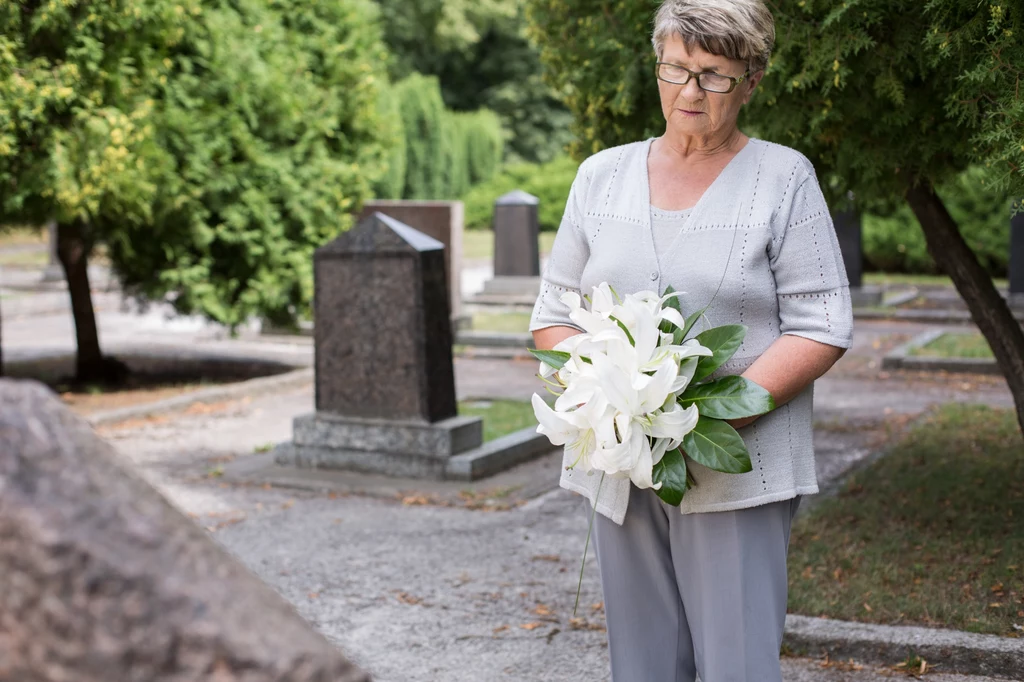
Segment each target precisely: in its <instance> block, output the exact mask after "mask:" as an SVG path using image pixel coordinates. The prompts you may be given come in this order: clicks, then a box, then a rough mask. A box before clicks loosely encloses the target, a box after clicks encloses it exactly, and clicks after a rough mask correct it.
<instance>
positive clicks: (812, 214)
mask: <svg viewBox="0 0 1024 682" xmlns="http://www.w3.org/2000/svg"><path fill="white" fill-rule="evenodd" d="M801 161H802V163H801V164H800V165H801V166H803V168H802V169H801V171H800V172H798V173H796V174H795V175H796V182H795V183H794V184H795V189H792V190H791V192H790V193H788V196H786V197H785V199H784V200H783V202H782V205H781V206H780V210H779V212H778V213H777V214H776V216H775V217H776V224H775V226H774V229H773V238H772V242H771V246H770V248H769V262H770V265H771V269H772V273H773V275H774V277H775V289H776V295H777V296H778V303H779V320H780V331H781V332H782V333H783V334H792V335H795V336H801V337H804V338H807V339H811V340H813V341H818V342H820V343H825V344H828V345H830V346H838V347H839V348H849V347H850V345H851V344H852V342H853V307H852V305H851V301H850V286H849V284H850V283H849V280H848V279H847V276H846V267H845V265H844V264H843V256H842V253H841V252H840V250H839V240H838V238H837V237H836V233H835V228H834V227H833V225H832V217H831V213H830V212H829V209H828V205H827V204H826V203H825V198H824V196H823V195H822V192H821V188H820V187H819V185H818V181H817V178H816V177H815V175H814V169H813V167H812V166H811V165H810V162H809V161H807V160H806V159H804V158H801Z"/></svg>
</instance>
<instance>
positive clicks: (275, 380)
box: [86, 367, 313, 426]
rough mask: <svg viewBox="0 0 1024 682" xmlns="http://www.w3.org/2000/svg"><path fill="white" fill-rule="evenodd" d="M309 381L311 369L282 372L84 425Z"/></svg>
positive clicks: (100, 416)
mask: <svg viewBox="0 0 1024 682" xmlns="http://www.w3.org/2000/svg"><path fill="white" fill-rule="evenodd" d="M312 381H313V369H312V368H311V367H303V368H301V369H296V370H293V371H291V372H285V373H284V374H278V375H277V376H271V377H259V378H256V379H248V380H246V381H239V382H236V383H233V384H225V385H223V386H210V387H209V388H203V389H199V390H197V391H192V392H191V393H186V394H184V395H177V396H174V397H173V398H167V399H165V400H157V401H154V402H151V403H145V404H143V405H132V406H131V407H123V408H119V409H116V410H106V411H103V412H97V413H96V414H92V415H89V416H88V417H86V421H88V422H89V423H90V424H91V425H92V426H102V425H106V424H114V423H117V422H122V421H125V420H128V419H138V418H141V417H148V416H150V415H154V414H162V413H167V412H179V411H181V410H184V409H187V408H188V407H189V406H191V405H192V404H194V403H197V402H204V403H213V402H223V401H225V400H236V399H238V398H243V397H248V396H253V395H260V394H263V393H271V392H273V391H281V390H287V389H290V388H298V387H300V386H304V385H306V384H309V383H312Z"/></svg>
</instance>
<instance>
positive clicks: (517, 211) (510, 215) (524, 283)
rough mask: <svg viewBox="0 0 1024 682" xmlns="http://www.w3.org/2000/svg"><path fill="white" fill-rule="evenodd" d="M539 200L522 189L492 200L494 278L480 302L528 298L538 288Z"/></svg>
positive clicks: (478, 299) (520, 300) (486, 284)
mask: <svg viewBox="0 0 1024 682" xmlns="http://www.w3.org/2000/svg"><path fill="white" fill-rule="evenodd" d="M539 205H540V201H539V200H538V199H537V197H535V196H533V195H532V194H527V193H526V192H524V191H522V190H515V191H513V192H509V193H508V194H505V195H504V196H501V197H499V198H498V200H497V201H495V202H494V278H493V279H490V280H488V281H487V282H485V283H484V289H483V294H482V296H478V297H477V301H478V302H481V303H488V302H494V303H502V302H506V303H515V302H517V301H519V302H527V301H529V300H530V299H531V298H536V297H537V294H538V293H539V292H540V245H539V241H538V236H539V229H540V221H539V218H538V214H537V212H538V208H539Z"/></svg>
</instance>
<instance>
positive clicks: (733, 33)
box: [651, 0, 775, 73]
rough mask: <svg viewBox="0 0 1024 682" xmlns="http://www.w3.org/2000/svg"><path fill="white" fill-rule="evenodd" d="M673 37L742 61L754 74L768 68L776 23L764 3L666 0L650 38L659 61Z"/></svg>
mask: <svg viewBox="0 0 1024 682" xmlns="http://www.w3.org/2000/svg"><path fill="white" fill-rule="evenodd" d="M672 35H678V36H679V37H680V38H682V40H683V42H684V43H686V45H687V46H688V47H692V46H694V45H696V46H698V47H700V48H701V49H702V50H704V51H705V52H710V53H711V54H716V55H721V56H723V57H726V58H728V59H739V60H742V61H744V62H746V63H747V65H748V67H749V68H750V71H751V72H752V73H754V72H757V71H761V70H762V69H764V68H765V67H766V66H768V58H769V57H771V54H772V47H774V45H775V20H774V19H773V18H772V13H771V12H770V11H769V10H768V8H767V7H766V6H765V4H764V1H763V0H665V2H663V3H661V7H659V8H658V13H657V14H656V15H655V16H654V34H653V35H652V36H651V42H652V43H653V44H654V52H655V54H657V55H658V59H661V55H662V52H663V51H664V49H665V41H666V40H668V39H669V37H671V36H672Z"/></svg>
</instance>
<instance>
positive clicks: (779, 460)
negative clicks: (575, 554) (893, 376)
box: [530, 139, 853, 524]
mask: <svg viewBox="0 0 1024 682" xmlns="http://www.w3.org/2000/svg"><path fill="white" fill-rule="evenodd" d="M652 141H653V140H645V141H643V142H635V143H632V144H627V145H624V146H621V147H616V148H614V149H607V150H605V151H602V152H599V153H598V154H595V155H594V156H592V157H590V158H589V159H587V160H586V161H584V162H583V164H582V165H581V166H580V169H579V172H578V174H577V175H576V179H575V181H574V182H573V185H572V189H571V191H570V194H569V199H568V202H567V204H566V207H565V215H564V217H563V218H562V223H561V225H560V227H559V229H558V234H557V235H556V237H555V242H554V246H553V247H552V250H551V256H550V259H549V260H548V263H547V267H546V269H545V271H544V276H543V280H542V283H541V292H540V296H539V297H538V298H537V303H536V306H535V307H534V311H533V318H532V320H531V322H530V330H531V331H534V330H537V329H543V328H545V327H550V326H555V325H565V326H569V327H574V326H575V325H573V323H572V322H570V320H569V316H568V309H567V308H566V306H565V305H563V304H562V303H561V302H560V301H559V297H560V296H561V295H562V294H564V293H565V292H567V291H575V292H582V293H583V294H587V293H589V292H590V290H591V289H592V288H593V287H594V286H595V285H597V284H600V283H601V282H608V283H609V284H610V285H612V287H614V289H615V290H616V291H618V292H622V293H632V292H636V291H642V290H651V291H657V292H659V293H660V292H662V291H663V290H664V289H665V288H666V287H667V286H669V285H671V286H672V287H673V288H674V289H676V290H677V291H684V292H686V294H685V295H684V296H683V297H682V299H681V301H682V305H683V312H684V313H689V312H693V311H695V310H698V309H699V308H701V307H703V306H705V305H707V304H708V302H709V301H712V298H713V297H714V300H713V302H712V305H711V308H710V309H709V310H708V315H707V322H705V324H706V325H711V326H717V325H722V324H736V323H738V324H743V325H746V326H747V329H748V331H747V336H746V339H745V340H744V342H743V345H742V346H740V348H739V350H738V351H737V352H736V355H735V356H734V357H733V359H732V360H730V361H729V362H728V363H726V364H725V365H724V366H723V367H722V368H721V369H720V370H719V371H718V373H717V375H716V376H721V375H726V374H741V373H742V372H743V371H744V370H746V369H747V368H748V367H749V366H750V365H751V364H752V363H753V362H754V360H756V359H757V357H758V356H759V355H761V353H763V352H764V351H765V350H766V349H767V348H768V346H770V345H771V344H772V343H773V342H774V341H775V340H776V339H778V338H779V337H780V336H781V335H783V334H794V335H796V336H802V337H805V338H808V339H813V340H815V341H819V342H821V343H825V344H829V345H832V346H838V347H840V348H849V346H850V344H851V335H852V330H853V316H852V309H851V305H850V291H849V281H848V280H847V278H846V270H845V268H844V267H843V260H842V256H841V254H840V252H839V244H838V241H837V239H836V235H835V230H834V228H833V226H832V219H831V216H830V214H829V210H828V207H827V206H826V204H825V200H824V197H823V196H822V193H821V189H820V187H819V186H818V182H817V179H816V177H815V174H814V168H813V166H812V165H811V163H810V162H809V161H808V160H807V158H806V157H804V156H803V155H801V154H800V153H799V152H797V151H795V150H792V149H790V148H788V147H784V146H781V145H777V144H773V143H770V142H765V141H762V140H757V139H751V140H750V141H749V142H748V143H747V145H746V146H744V147H743V149H741V150H740V152H739V153H738V154H737V155H736V156H735V157H734V158H733V159H732V160H731V161H730V162H729V164H728V165H727V166H726V168H725V169H724V170H723V171H722V173H721V174H720V175H719V176H718V178H717V179H716V180H715V181H714V183H713V184H712V185H711V186H710V187H709V188H708V189H707V191H706V192H705V193H704V195H703V196H702V197H701V199H700V201H699V202H698V203H697V205H696V206H695V207H694V210H693V211H692V212H691V213H690V214H689V216H687V217H686V219H685V220H683V221H682V224H681V226H680V229H679V233H678V235H677V236H676V237H675V238H674V240H673V241H672V242H671V244H669V245H668V246H667V247H665V248H664V249H663V250H660V251H656V250H655V248H654V240H653V237H652V233H651V204H650V188H649V183H648V177H647V157H648V153H649V151H650V148H651V142H652ZM719 287H720V288H719ZM716 290H717V295H716V293H715V292H716ZM812 396H813V387H808V388H807V389H805V390H804V391H803V392H802V393H800V395H798V396H797V397H796V398H795V399H793V400H792V401H790V402H789V403H787V404H785V405H782V406H780V407H778V408H777V409H776V410H774V411H773V412H771V413H769V414H767V415H765V416H763V417H761V418H760V419H759V420H758V421H756V422H755V423H754V424H752V425H750V426H748V427H746V428H743V429H741V430H740V435H741V436H742V437H743V440H744V442H745V443H746V445H747V448H748V449H749V451H750V459H751V462H752V464H753V471H751V472H749V473H746V474H722V473H718V472H714V471H711V470H709V469H707V468H705V467H702V466H701V465H699V464H696V463H693V464H692V467H691V470H692V471H693V475H694V478H695V479H696V481H697V486H696V487H695V488H693V489H691V490H689V491H688V492H687V493H686V496H685V497H684V499H683V502H682V504H681V505H680V509H681V511H682V512H683V513H694V512H714V511H726V510H732V509H741V508H744V507H753V506H756V505H761V504H767V503H769V502H777V501H779V500H785V499H789V498H792V497H794V496H796V495H807V494H812V493H816V492H817V491H818V484H817V479H816V477H815V472H814V450H813V441H812V423H811V410H812V400H813V397H812ZM566 464H568V462H566ZM599 481H600V474H591V475H587V474H584V473H581V472H579V471H574V470H571V469H565V468H564V467H563V471H562V476H561V481H560V485H561V486H562V487H563V488H567V489H569V490H572V491H575V492H578V493H580V494H582V495H584V496H586V497H587V498H588V499H589V500H590V502H591V503H592V504H593V503H594V502H595V497H596V498H597V501H596V504H597V511H598V512H599V513H601V514H603V515H605V516H607V517H609V518H610V519H612V520H613V521H615V522H616V523H620V524H621V523H622V520H623V518H624V517H625V514H626V507H627V504H628V501H629V491H630V485H631V484H630V482H629V480H628V479H610V478H606V479H605V481H604V483H603V484H602V485H601V490H600V495H599V496H598V495H597V488H598V482H599Z"/></svg>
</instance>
